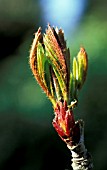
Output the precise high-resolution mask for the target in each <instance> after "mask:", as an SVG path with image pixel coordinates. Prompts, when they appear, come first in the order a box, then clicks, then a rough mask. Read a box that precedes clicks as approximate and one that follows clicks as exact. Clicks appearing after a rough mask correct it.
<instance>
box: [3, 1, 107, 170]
mask: <svg viewBox="0 0 107 170" xmlns="http://www.w3.org/2000/svg"><path fill="white" fill-rule="evenodd" d="M62 2H63V1H62ZM41 4H42V5H41ZM47 5H48V4H46V3H45V2H43V1H42V2H40V1H39V0H38V1H37V0H30V1H29V0H0V169H1V170H5V169H6V170H45V169H46V170H64V169H70V164H71V162H70V159H71V157H70V152H69V150H67V148H66V145H65V144H64V143H63V142H62V141H61V139H60V138H59V137H58V136H57V134H56V132H55V130H54V129H53V127H52V124H51V122H52V119H53V117H54V115H53V109H52V105H51V103H50V101H49V100H48V99H47V97H46V96H45V94H44V93H43V91H42V90H41V89H40V87H39V85H38V84H37V83H36V81H35V79H34V78H33V76H32V73H31V70H30V68H29V50H30V47H31V43H32V40H33V34H34V32H35V31H37V29H38V27H39V26H42V27H43V31H44V28H46V26H47V23H48V22H49V21H48V20H47V21H46V20H45V19H44V11H45V10H44V9H45V7H46V6H47ZM60 8H61V7H59V9H60ZM71 10H72V9H71ZM49 15H50V14H49ZM55 15H56V17H57V15H58V14H57V13H56V14H55ZM74 19H75V18H74ZM55 26H56V25H55ZM71 26H72V23H71V22H70V23H69V28H70V27H71ZM61 27H63V26H62V25H61ZM66 35H67V37H69V38H67V39H68V41H69V43H68V45H69V47H70V50H71V54H72V56H76V54H77V53H78V51H79V48H80V46H81V45H83V46H84V47H85V49H86V51H87V53H88V56H89V69H88V77H87V81H86V83H85V85H84V87H83V89H82V91H81V92H80V95H79V105H78V108H77V109H76V110H75V117H76V119H79V118H82V119H83V120H84V121H85V144H86V147H87V148H88V150H89V151H90V152H91V154H92V156H93V162H94V170H104V169H107V131H106V130H107V99H106V98H107V1H106V0H102V1H100V0H94V1H92V0H90V1H88V0H87V6H86V7H85V11H84V13H83V14H82V16H81V19H80V21H79V23H78V24H77V26H76V27H75V29H74V30H73V31H71V32H70V31H69V33H66V30H65V37H66Z"/></svg>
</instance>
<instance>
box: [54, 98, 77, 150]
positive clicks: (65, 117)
mask: <svg viewBox="0 0 107 170" xmlns="http://www.w3.org/2000/svg"><path fill="white" fill-rule="evenodd" d="M54 111H55V118H54V119H53V126H54V128H55V129H56V131H57V133H58V135H59V136H60V137H61V139H62V140H63V141H64V142H66V144H67V145H69V146H71V147H72V146H75V145H76V144H77V143H78V142H79V139H80V129H79V124H76V123H75V121H74V116H73V111H72V110H70V109H68V107H67V103H66V101H64V103H62V102H58V103H57V105H56V108H55V109H54Z"/></svg>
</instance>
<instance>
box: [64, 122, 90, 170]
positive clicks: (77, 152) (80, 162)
mask: <svg viewBox="0 0 107 170" xmlns="http://www.w3.org/2000/svg"><path fill="white" fill-rule="evenodd" d="M79 125H80V130H81V133H80V141H79V143H78V144H77V145H76V146H72V147H71V146H69V145H67V147H68V148H69V149H70V151H71V156H72V159H71V160H72V168H73V170H92V169H93V163H92V157H91V154H90V153H89V152H88V151H87V149H86V148H85V145H84V123H83V121H82V120H81V121H80V122H79Z"/></svg>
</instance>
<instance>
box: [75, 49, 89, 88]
mask: <svg viewBox="0 0 107 170" xmlns="http://www.w3.org/2000/svg"><path fill="white" fill-rule="evenodd" d="M77 61H78V88H79V89H81V87H82V85H83V84H84V82H85V80H86V75H87V69H88V57H87V53H86V51H85V49H84V48H83V47H81V48H80V51H79V53H78V55H77Z"/></svg>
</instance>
